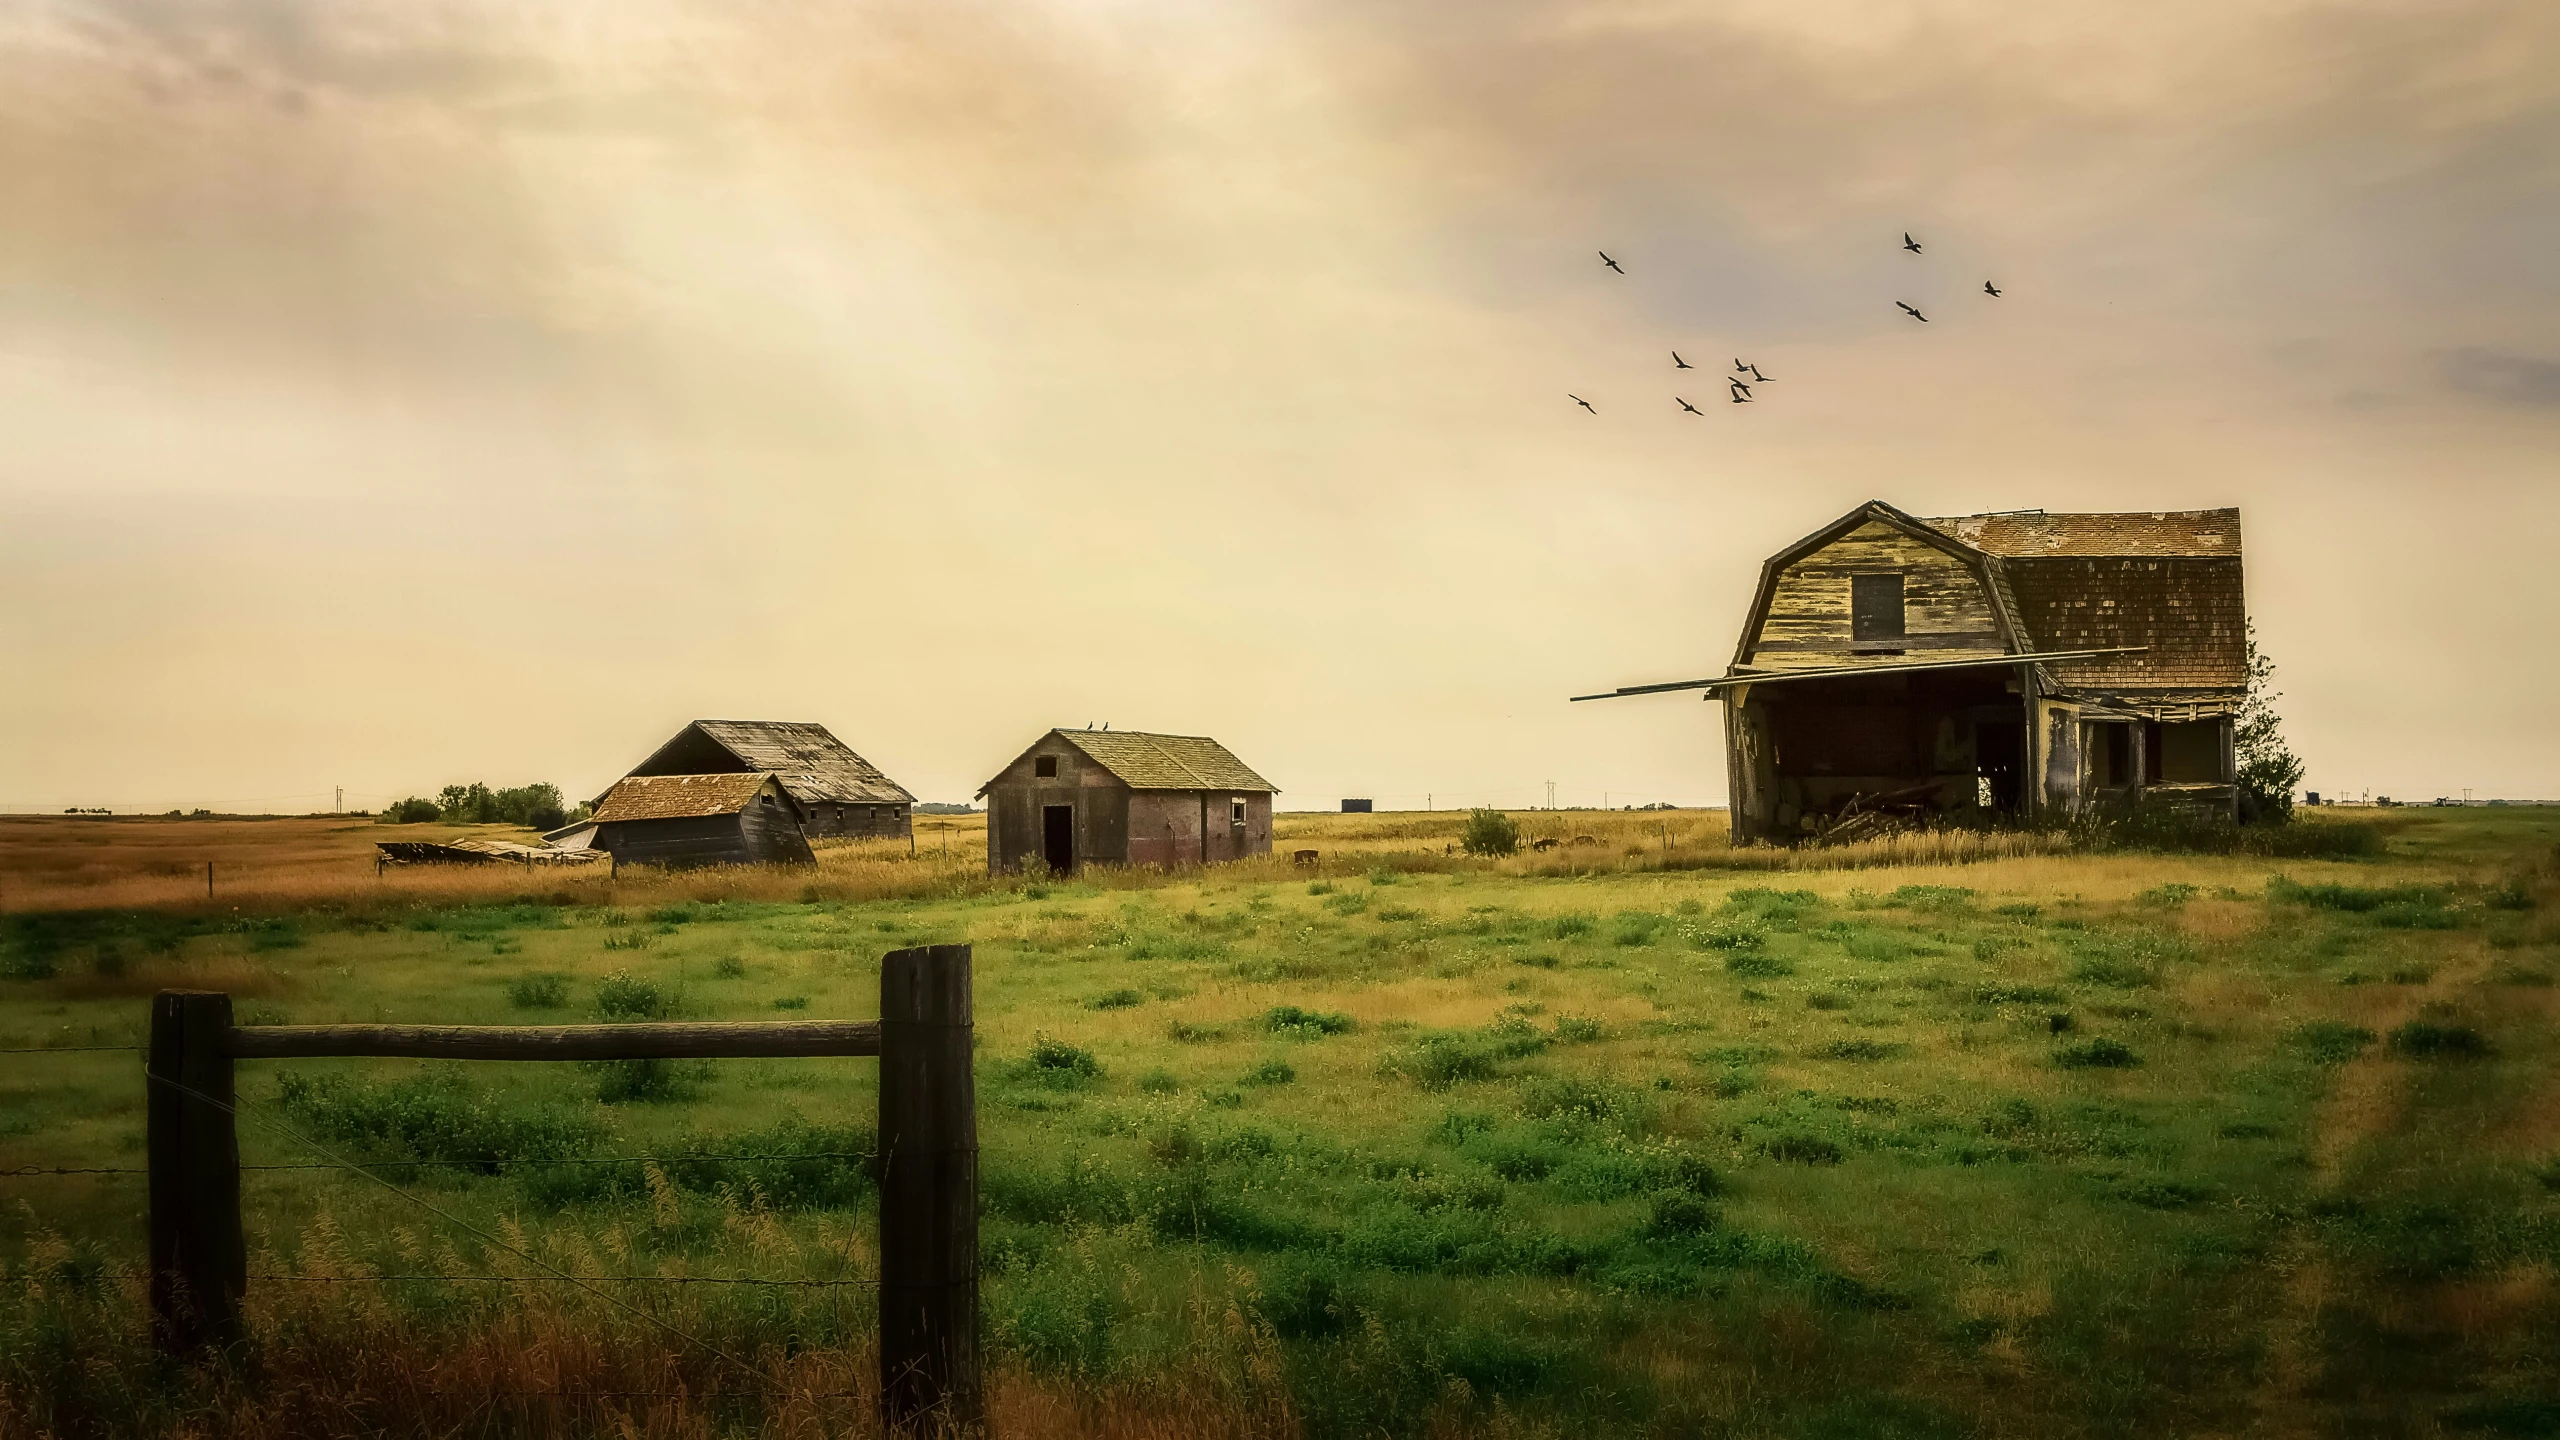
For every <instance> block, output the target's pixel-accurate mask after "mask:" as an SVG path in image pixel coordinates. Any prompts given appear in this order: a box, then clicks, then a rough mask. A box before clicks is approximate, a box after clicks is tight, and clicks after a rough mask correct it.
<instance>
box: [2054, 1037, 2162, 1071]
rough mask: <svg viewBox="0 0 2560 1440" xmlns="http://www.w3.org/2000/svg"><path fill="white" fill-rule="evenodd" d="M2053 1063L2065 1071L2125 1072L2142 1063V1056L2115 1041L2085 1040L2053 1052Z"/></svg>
mask: <svg viewBox="0 0 2560 1440" xmlns="http://www.w3.org/2000/svg"><path fill="white" fill-rule="evenodd" d="M2053 1063H2055V1064H2056V1065H2059V1066H2061V1067H2062V1068H2063V1069H2065V1070H2090V1069H2097V1070H2124V1069H2129V1068H2131V1067H2132V1066H2135V1065H2139V1064H2141V1063H2142V1059H2141V1057H2140V1056H2137V1055H2135V1054H2134V1053H2133V1052H2132V1051H2131V1050H2129V1049H2126V1048H2125V1047H2124V1046H2123V1045H2122V1044H2121V1043H2119V1042H2117V1041H2114V1040H2107V1039H2103V1038H2102V1039H2097V1040H2083V1041H2081V1042H2080V1043H2079V1044H2077V1045H2065V1046H2063V1047H2062V1048H2061V1049H2059V1050H2056V1051H2054V1052H2053Z"/></svg>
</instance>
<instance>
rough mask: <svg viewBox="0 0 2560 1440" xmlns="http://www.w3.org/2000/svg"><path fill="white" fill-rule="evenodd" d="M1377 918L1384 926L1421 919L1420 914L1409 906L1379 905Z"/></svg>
mask: <svg viewBox="0 0 2560 1440" xmlns="http://www.w3.org/2000/svg"><path fill="white" fill-rule="evenodd" d="M1377 918H1378V919H1379V920H1380V921H1382V922H1384V923H1386V924H1391V925H1392V924H1400V923H1402V922H1404V921H1407V920H1419V919H1421V918H1422V912H1421V911H1419V910H1416V909H1414V908H1413V907H1412V906H1410V905H1381V906H1379V907H1378V913H1377Z"/></svg>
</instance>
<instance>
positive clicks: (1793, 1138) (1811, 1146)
mask: <svg viewBox="0 0 2560 1440" xmlns="http://www.w3.org/2000/svg"><path fill="white" fill-rule="evenodd" d="M1760 1151H1761V1153H1762V1154H1764V1155H1767V1156H1768V1157H1769V1158H1770V1159H1772V1160H1783V1161H1785V1162H1786V1163H1788V1164H1790V1165H1837V1164H1839V1163H1840V1162H1841V1161H1843V1160H1845V1159H1847V1158H1849V1157H1848V1156H1847V1154H1846V1153H1844V1152H1843V1151H1842V1150H1841V1149H1840V1147H1839V1146H1838V1145H1836V1144H1834V1143H1832V1142H1831V1141H1829V1140H1825V1139H1823V1138H1822V1137H1821V1136H1819V1135H1806V1134H1803V1133H1800V1132H1789V1133H1788V1134H1784V1135H1780V1136H1777V1137H1775V1138H1773V1139H1771V1140H1769V1141H1768V1142H1767V1143H1766V1144H1763V1145H1762V1146H1761V1147H1760Z"/></svg>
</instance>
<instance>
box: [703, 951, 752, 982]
mask: <svg viewBox="0 0 2560 1440" xmlns="http://www.w3.org/2000/svg"><path fill="white" fill-rule="evenodd" d="M711 973H712V974H714V975H717V976H719V977H720V978H721V979H723V980H736V979H739V978H741V977H742V976H744V975H745V974H746V973H747V962H746V961H745V960H743V959H741V958H739V957H738V956H735V955H723V956H721V957H720V958H719V959H718V960H715V961H713V962H712V965H711Z"/></svg>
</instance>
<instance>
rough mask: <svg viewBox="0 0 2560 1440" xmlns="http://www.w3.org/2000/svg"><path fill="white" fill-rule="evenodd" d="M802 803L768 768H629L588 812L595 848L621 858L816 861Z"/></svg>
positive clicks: (681, 864)
mask: <svg viewBox="0 0 2560 1440" xmlns="http://www.w3.org/2000/svg"><path fill="white" fill-rule="evenodd" d="M802 817H803V811H802V809H801V805H800V802H799V801H797V800H795V799H793V798H792V796H791V791H790V790H789V789H788V788H787V787H785V786H784V785H783V783H782V779H781V777H780V776H778V775H775V774H774V773H773V772H772V771H770V770H760V771H755V772H752V773H748V774H728V775H631V776H625V777H624V778H623V779H621V780H618V781H615V782H614V786H613V788H612V789H611V790H608V791H606V792H605V793H604V798H603V799H601V800H598V801H597V802H596V813H595V814H594V815H592V816H589V817H588V819H587V822H586V823H587V824H589V825H592V826H593V827H594V830H595V834H594V837H593V839H592V840H590V841H589V842H588V844H589V845H590V846H592V848H594V849H597V850H602V851H605V852H607V853H609V854H611V855H612V856H613V858H614V860H615V861H616V862H617V863H619V864H626V865H663V866H666V867H668V868H669V869H677V870H681V869H690V868H692V867H694V866H698V865H787V864H800V865H806V864H809V863H811V862H812V861H813V860H814V859H815V858H816V857H815V856H813V855H812V854H810V852H809V841H808V838H807V837H806V836H805V835H803V834H802V832H801V828H800V827H801V824H802Z"/></svg>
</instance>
